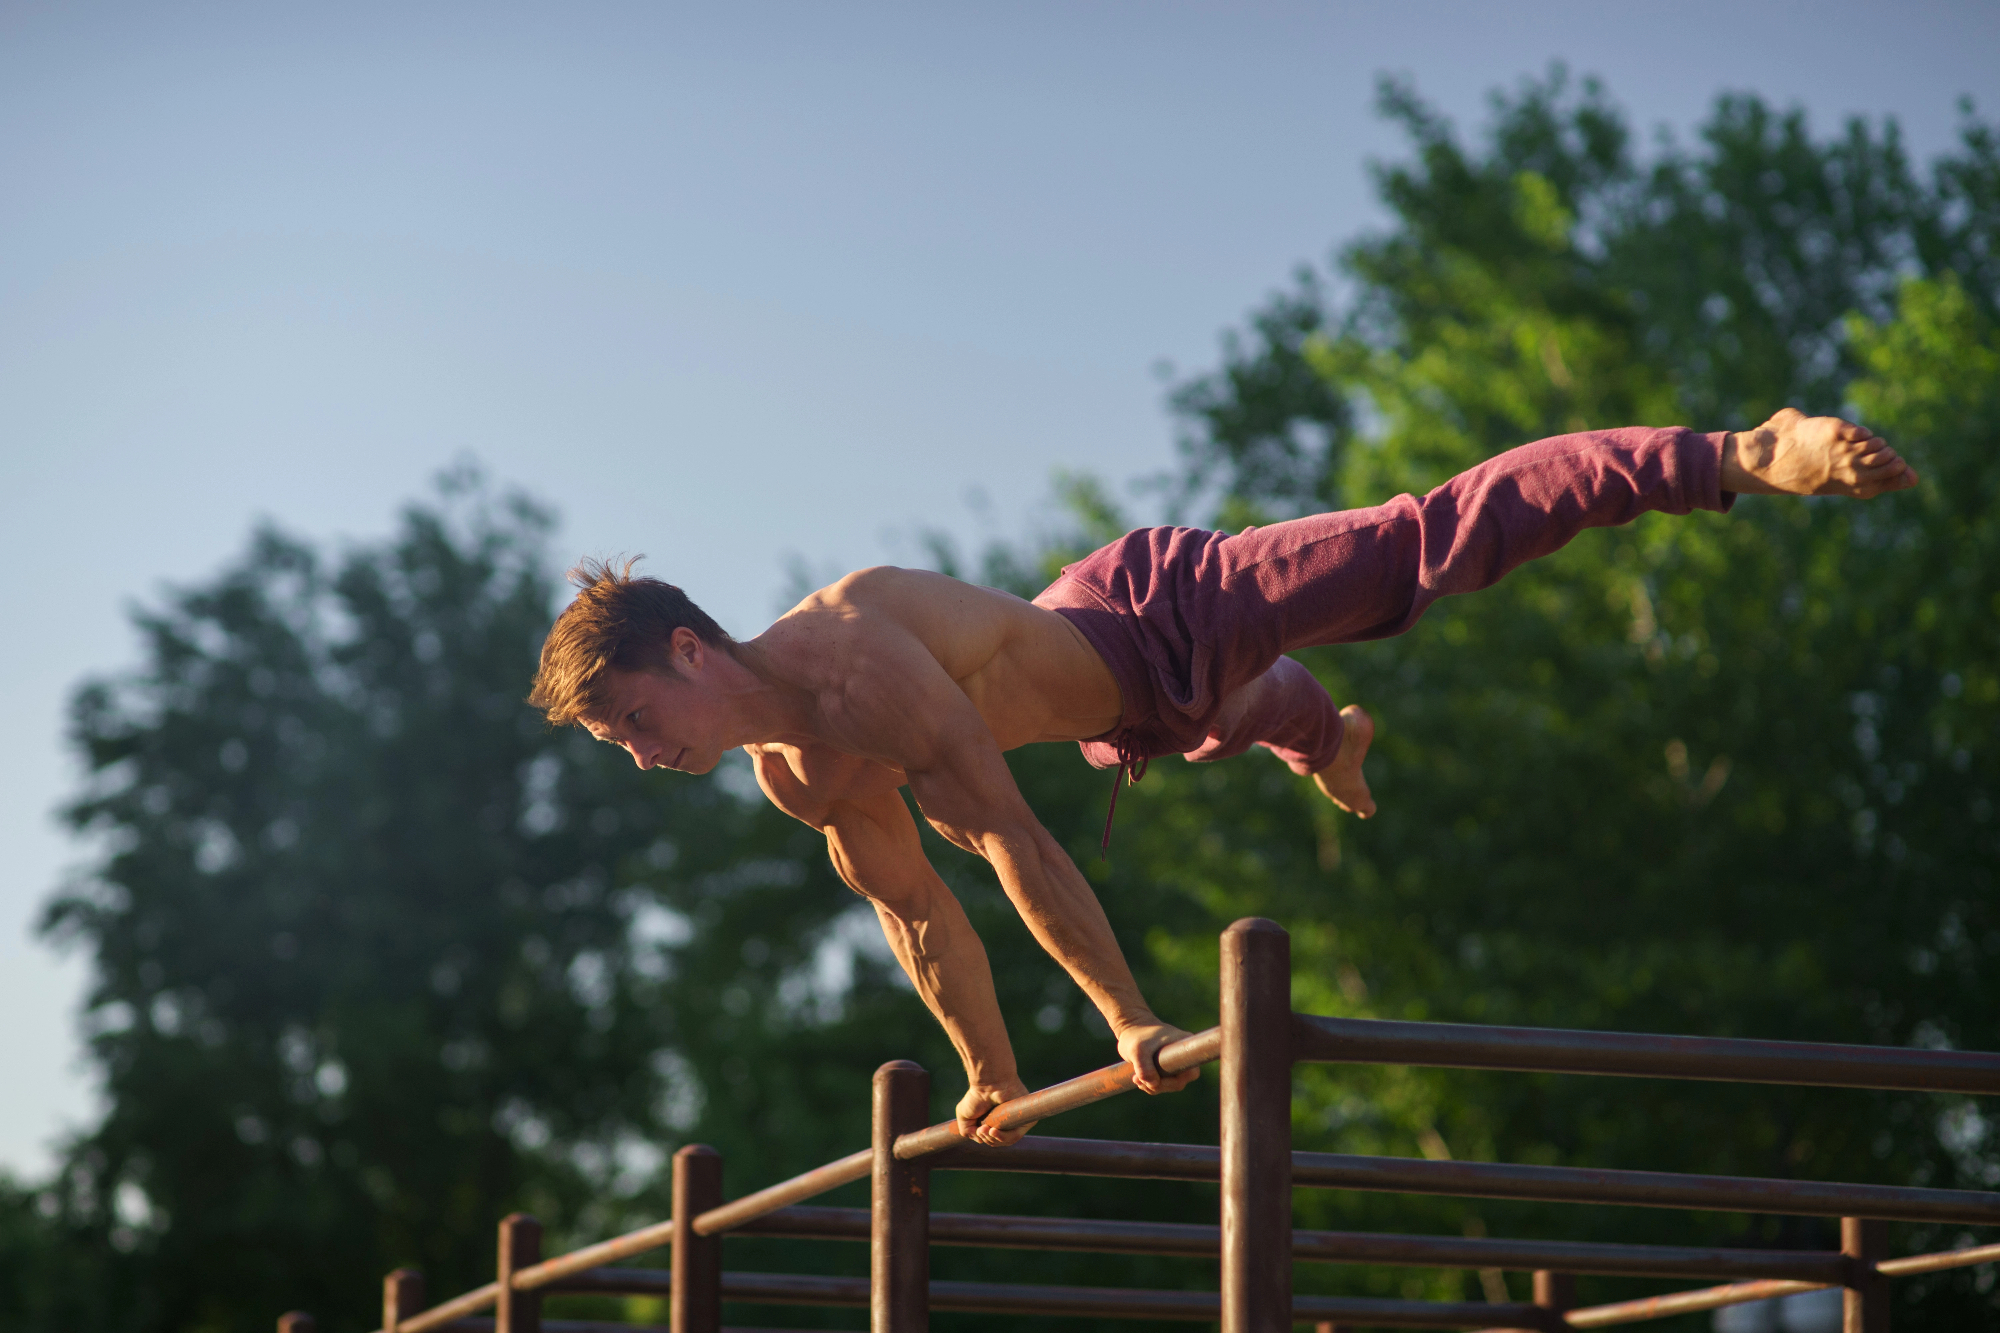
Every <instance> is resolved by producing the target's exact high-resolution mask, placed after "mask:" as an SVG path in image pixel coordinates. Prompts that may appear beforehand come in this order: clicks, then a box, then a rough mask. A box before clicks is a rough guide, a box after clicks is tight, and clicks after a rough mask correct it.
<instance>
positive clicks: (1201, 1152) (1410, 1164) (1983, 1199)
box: [935, 1137, 2000, 1224]
mask: <svg viewBox="0 0 2000 1333" xmlns="http://www.w3.org/2000/svg"><path fill="white" fill-rule="evenodd" d="M1220 1162H1221V1150H1220V1149H1217V1148H1209V1147H1203V1146H1198V1145H1195V1144H1188V1143H1120V1142H1113V1141H1103V1140H1097V1139H1055V1138H1048V1139H1044V1138H1039V1137H1036V1138H1029V1139H1024V1140H1023V1141H1022V1142H1020V1143H1018V1144H1015V1145H1014V1146H1013V1147H1011V1148H988V1147H986V1146H984V1145H982V1144H976V1143H968V1144H965V1145H964V1146H962V1147H959V1148H955V1149H953V1150H952V1151H951V1152H949V1153H944V1154H941V1155H940V1156H939V1159H938V1161H937V1162H936V1164H935V1165H936V1166H937V1167H939V1168H940V1169H947V1170H956V1171H1023V1172H1037V1173H1040V1172H1046V1173H1051V1174H1057V1175H1079V1176H1123V1177H1139V1178H1144V1179H1153V1180H1214V1179H1217V1178H1218V1176H1219V1174H1220ZM1292 1180H1293V1183H1294V1184H1298V1185H1305V1186H1311V1187H1319V1188H1328V1189H1353V1190H1377V1191H1381V1192H1383V1193H1389V1194H1443V1195H1449V1196H1454V1197H1458V1198H1472V1199H1533V1200H1537V1201H1539V1202H1543V1203H1603V1204H1620V1205H1627V1206H1634V1207H1645V1208H1688V1209H1698V1210H1702V1211H1711V1212H1730V1213H1797V1214H1801V1215H1804V1216H1808V1217H1880V1218H1886V1219H1889V1220H1891V1221H1902V1222H1971V1223H1987V1224H1992V1223H2000V1194H1992V1193H1987V1192H1984V1191H1976V1190H1936V1189H1915V1188H1911V1187H1908V1186H1900V1185H1847V1184H1839V1183H1830V1182H1823V1181H1813V1180H1771V1179H1766V1178H1761V1177H1756V1176H1691V1175H1677V1174H1674V1173H1672V1172H1666V1171H1613V1170H1609V1169H1604V1168H1598V1167H1574V1166H1515V1165H1510V1164H1507V1163H1502V1162H1432V1161H1426V1160H1424V1159H1422V1158H1417V1157H1359V1156H1351V1155H1347V1154H1343V1153H1308V1152H1299V1153H1293V1154H1292Z"/></svg>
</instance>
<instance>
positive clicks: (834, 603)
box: [747, 566, 1121, 818]
mask: <svg viewBox="0 0 2000 1333" xmlns="http://www.w3.org/2000/svg"><path fill="white" fill-rule="evenodd" d="M757 644H758V646H759V647H760V648H762V649H763V651H764V652H765V654H766V655H767V658H768V660H769V661H770V662H771V664H772V665H773V666H774V667H775V668H776V669H777V670H778V671H779V672H780V673H781V674H782V675H783V676H784V677H785V679H786V680H787V682H788V683H789V684H792V685H794V686H797V687H799V688H802V689H804V690H806V691H807V692H808V693H810V694H811V695H812V696H813V699H814V701H815V710H816V713H817V714H818V721H819V723H820V725H819V726H817V727H816V728H815V730H816V731H817V732H818V733H819V738H818V740H817V741H816V742H815V743H810V744H805V745H788V744H763V745H753V746H750V747H747V748H748V749H749V750H750V752H751V754H752V756H753V758H755V759H757V760H758V767H759V770H760V773H768V772H769V769H770V768H771V766H772V765H773V763H774V761H781V762H782V763H783V765H784V767H785V769H787V770H789V774H790V777H791V779H792V782H784V781H783V780H782V778H780V779H779V782H778V785H779V786H780V787H784V788H790V787H791V786H792V785H793V784H794V783H796V784H797V786H798V787H800V788H803V789H805V790H800V791H797V792H796V793H794V795H793V799H789V800H788V799H783V798H782V794H781V792H780V791H778V790H773V782H772V781H770V780H767V781H766V782H765V787H766V790H767V791H768V792H770V794H771V796H772V798H773V799H774V800H776V801H778V803H779V804H780V805H781V806H782V807H784V808H786V809H787V810H789V811H790V812H791V813H794V814H798V815H800V817H801V818H805V817H806V814H805V813H804V812H803V811H802V810H798V809H793V806H794V805H795V804H800V803H801V802H809V803H810V804H811V805H813V806H817V805H818V804H819V803H820V802H822V801H830V800H841V799H851V798H854V797H859V796H863V795H869V794H873V793H875V792H878V791H880V790H882V789H883V788H885V787H889V788H893V787H896V786H900V785H901V784H902V782H903V781H904V774H903V772H902V770H901V768H900V767H899V766H898V765H897V764H896V763H895V761H894V756H893V754H891V753H885V749H884V745H883V744H882V743H881V741H880V739H879V738H878V737H877V736H876V735H874V734H872V733H873V732H875V731H877V730H879V727H875V726H871V724H870V722H869V721H868V720H866V719H864V718H862V717H860V716H859V715H858V712H857V710H855V709H854V708H852V707H851V706H850V696H851V693H852V686H853V684H854V681H855V679H856V678H857V676H859V675H861V674H863V673H866V674H867V676H868V677H869V679H870V681H871V684H873V685H874V686H876V687H878V688H888V689H891V690H893V689H894V688H895V684H896V682H895V680H894V677H896V676H898V675H903V676H905V677H909V676H910V675H911V673H913V672H916V671H921V670H923V669H924V666H923V662H922V660H921V659H919V657H918V655H917V650H918V649H920V650H921V653H922V655H923V657H924V658H927V659H928V661H929V662H930V663H931V664H934V665H935V667H936V668H937V669H940V670H942V671H943V673H944V674H945V675H946V676H948V677H949V678H950V679H951V681H952V683H953V684H954V685H956V686H957V688H958V690H959V692H960V693H962V694H963V695H964V696H965V698H966V699H967V700H968V701H970V703H971V704H972V706H973V707H974V708H975V709H977V710H978V713H979V716H980V717H981V719H982V720H983V721H984V722H985V724H986V728H987V730H988V731H990V732H991V733H992V736H993V739H994V741H995V742H996V743H997V744H998V745H999V747H1000V748H1001V749H1002V750H1011V749H1014V748H1016V747H1017V746H1021V745H1026V744H1029V743H1031V742H1035V741H1078V740H1084V739H1087V738H1089V737H1092V736H1098V735H1102V734H1103V733H1105V732H1107V731H1109V730H1111V729H1112V728H1114V727H1116V726H1117V725H1118V721H1119V717H1120V706H1121V701H1120V696H1119V691H1118V684H1117V681H1116V680H1115V679H1114V678H1113V677H1112V674H1111V671H1110V669H1109V668H1108V667H1107V666H1106V665H1105V663H1104V660H1103V659H1102V658H1101V657H1100V656H1099V655H1098V653H1097V651H1096V650H1095V649H1094V648H1092V647H1091V646H1090V644H1089V642H1088V641H1086V640H1085V639H1084V637H1083V636H1082V635H1081V634H1080V633H1078V631H1077V630H1076V628H1075V627H1074V626H1073V625H1071V624H1070V622H1069V621H1068V620H1066V619H1065V618H1064V617H1062V616H1060V615H1058V614H1056V613H1055V612H1053V611H1049V610H1045V609H1043V608H1041V607H1038V606H1035V605H1033V604H1031V603H1029V602H1024V601H1022V600H1021V599H1020V598H1018V597H1014V596H1011V595H1009V594H1007V593H1004V592H999V591H997V590H995V589H992V588H981V587H977V586H975V585H972V584H969V583H964V582H961V581H959V580H957V579H954V578H950V577H948V576H946V575H943V574H935V573H931V572H929V571H925V570H910V569H896V568H893V567H886V566H885V567H880V568H875V569H864V570H859V571H856V572H855V573H853V574H849V575H848V576H847V577H845V578H843V579H841V580H840V581H839V582H837V583H833V584H830V585H829V586H827V587H825V588H822V589H820V590H819V591H818V592H815V593H813V594H812V595H811V596H810V597H807V598H806V599H805V600H804V601H802V602H800V603H799V604H798V605H797V606H796V607H794V608H792V610H790V611H788V612H787V613H786V614H785V615H784V616H783V617H781V618H780V619H779V620H778V621H777V622H776V623H775V624H773V625H772V626H771V628H770V629H768V630H766V631H765V632H764V633H763V634H762V635H760V636H758V639H757ZM882 677H889V678H890V679H887V680H884V679H881V678H882ZM910 693H911V697H912V698H914V697H916V694H917V691H915V690H914V689H913V690H911V692H910ZM770 776H772V777H777V776H778V775H775V774H771V775H770Z"/></svg>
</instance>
